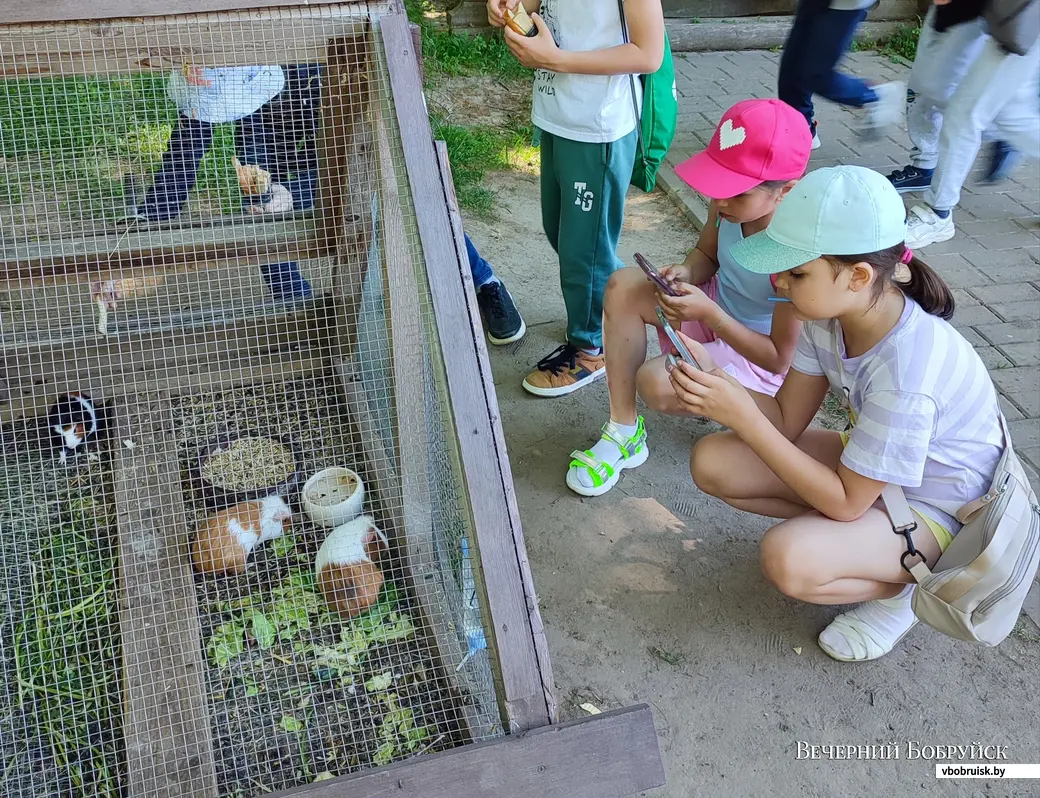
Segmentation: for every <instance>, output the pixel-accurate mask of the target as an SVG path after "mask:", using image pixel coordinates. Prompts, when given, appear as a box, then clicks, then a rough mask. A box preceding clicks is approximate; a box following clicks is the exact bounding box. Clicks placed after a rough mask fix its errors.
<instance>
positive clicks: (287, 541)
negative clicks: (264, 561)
mask: <svg viewBox="0 0 1040 798" xmlns="http://www.w3.org/2000/svg"><path fill="white" fill-rule="evenodd" d="M295 548H296V541H295V540H293V539H292V538H291V537H289V536H288V535H282V536H281V537H280V538H278V539H277V540H275V542H274V543H272V544H271V554H273V555H274V556H275V557H284V556H285V555H286V554H288V553H289V552H290V551H292V550H293V549H295Z"/></svg>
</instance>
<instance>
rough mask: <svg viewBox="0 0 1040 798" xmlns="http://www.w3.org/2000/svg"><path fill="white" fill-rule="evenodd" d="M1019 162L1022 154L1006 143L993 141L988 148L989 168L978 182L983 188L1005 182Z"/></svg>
mask: <svg viewBox="0 0 1040 798" xmlns="http://www.w3.org/2000/svg"><path fill="white" fill-rule="evenodd" d="M1021 160H1022V153H1020V152H1019V151H1018V150H1016V149H1015V148H1014V147H1012V146H1011V145H1010V144H1008V143H1007V142H1006V141H994V142H993V143H992V144H991V145H990V148H989V166H988V167H986V174H985V175H983V177H982V180H980V181H979V182H980V183H982V185H984V186H992V185H993V184H995V183H1000V182H1002V181H1004V180H1007V178H1008V176H1009V175H1010V174H1011V173H1012V172H1013V171H1014V169H1015V167H1016V166H1018V164H1019V162H1020V161H1021Z"/></svg>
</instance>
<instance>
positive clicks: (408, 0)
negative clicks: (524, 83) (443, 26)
mask: <svg viewBox="0 0 1040 798" xmlns="http://www.w3.org/2000/svg"><path fill="white" fill-rule="evenodd" d="M405 8H406V9H407V11H408V19H410V20H411V21H412V22H414V23H416V24H417V25H419V27H420V28H422V42H423V60H424V62H425V68H426V71H427V74H428V75H430V74H432V75H436V74H442V75H449V76H456V75H493V76H496V77H500V78H506V79H516V78H530V77H531V75H532V74H533V72H532V70H530V69H527V68H526V67H524V66H521V65H520V63H519V62H518V61H517V60H516V58H515V57H514V56H513V54H512V53H511V52H510V51H509V48H508V47H506V43H505V40H504V39H503V38H502V34H501V32H499V31H496V32H494V33H493V34H492V35H489V36H478V35H470V36H461V35H459V34H457V33H452V32H451V31H446V30H437V29H436V28H435V27H434V26H433V25H432V23H431V22H430V20H429V19H428V18H427V16H426V12H427V11H436V10H438V9H437V8H436V6H435V5H434V4H433V3H431V2H430V1H429V0H405Z"/></svg>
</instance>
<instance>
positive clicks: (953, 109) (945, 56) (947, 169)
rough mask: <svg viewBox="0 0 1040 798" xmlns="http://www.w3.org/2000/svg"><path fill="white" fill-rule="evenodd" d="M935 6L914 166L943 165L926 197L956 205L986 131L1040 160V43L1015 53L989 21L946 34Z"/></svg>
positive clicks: (918, 105) (921, 50)
mask: <svg viewBox="0 0 1040 798" xmlns="http://www.w3.org/2000/svg"><path fill="white" fill-rule="evenodd" d="M934 20H935V7H934V6H933V7H932V8H931V9H930V10H929V12H928V16H927V17H926V18H925V22H924V24H923V25H922V26H921V38H920V41H919V42H918V45H917V56H916V57H915V59H914V67H913V70H912V71H911V73H910V82H909V87H910V88H911V89H912V90H913V91H914V92H915V94H916V95H917V97H916V99H915V100H914V101H913V102H912V103H910V105H909V107H908V108H907V132H908V133H909V134H910V141H911V142H912V143H913V145H914V153H913V162H914V166H917V167H919V168H921V169H935V174H934V175H933V176H932V185H931V188H929V190H928V192H927V193H926V194H925V198H924V199H925V202H927V203H928V204H929V205H931V206H932V207H933V208H938V209H940V210H947V209H949V208H953V207H954V206H955V205H956V204H957V203H958V202H959V201H960V197H961V188H962V187H963V186H964V182H965V181H966V180H967V179H968V173H969V172H970V171H971V167H972V164H974V163H975V158H976V157H977V156H978V153H979V148H980V147H981V145H982V139H983V136H984V135H985V137H986V138H987V139H996V138H999V139H1002V140H1004V141H1006V142H1007V143H1008V144H1010V145H1011V146H1012V147H1014V148H1015V149H1016V150H1019V151H1020V152H1022V153H1023V154H1025V155H1027V156H1030V157H1032V158H1040V42H1038V43H1037V44H1034V45H1033V47H1032V49H1031V50H1030V51H1029V52H1028V53H1027V54H1026V55H1009V54H1007V53H1005V52H1004V51H1003V50H1001V49H1000V46H999V45H998V44H997V43H996V42H995V41H994V40H993V38H992V37H990V36H989V35H988V34H987V33H986V29H985V26H984V24H983V22H982V20H981V19H976V20H972V21H970V22H963V23H961V24H960V25H954V26H953V27H951V28H948V29H947V30H945V31H943V32H942V33H938V32H936V30H935V27H934Z"/></svg>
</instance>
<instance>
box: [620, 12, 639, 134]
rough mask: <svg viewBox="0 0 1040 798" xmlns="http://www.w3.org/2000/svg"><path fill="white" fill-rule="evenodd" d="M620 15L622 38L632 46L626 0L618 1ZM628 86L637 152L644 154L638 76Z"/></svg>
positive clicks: (630, 78) (631, 78) (633, 77)
mask: <svg viewBox="0 0 1040 798" xmlns="http://www.w3.org/2000/svg"><path fill="white" fill-rule="evenodd" d="M617 10H618V15H619V16H620V17H621V38H622V40H623V41H624V42H625V44H631V42H630V41H629V38H628V17H626V16H625V0H617ZM628 85H629V88H630V89H631V90H632V113H633V114H635V117H636V146H637V147H638V149H637V150H636V152H639V153H642V152H643V124H642V116H641V115H640V113H639V100H638V99H637V95H636V76H635V75H632V74H629V76H628Z"/></svg>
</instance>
